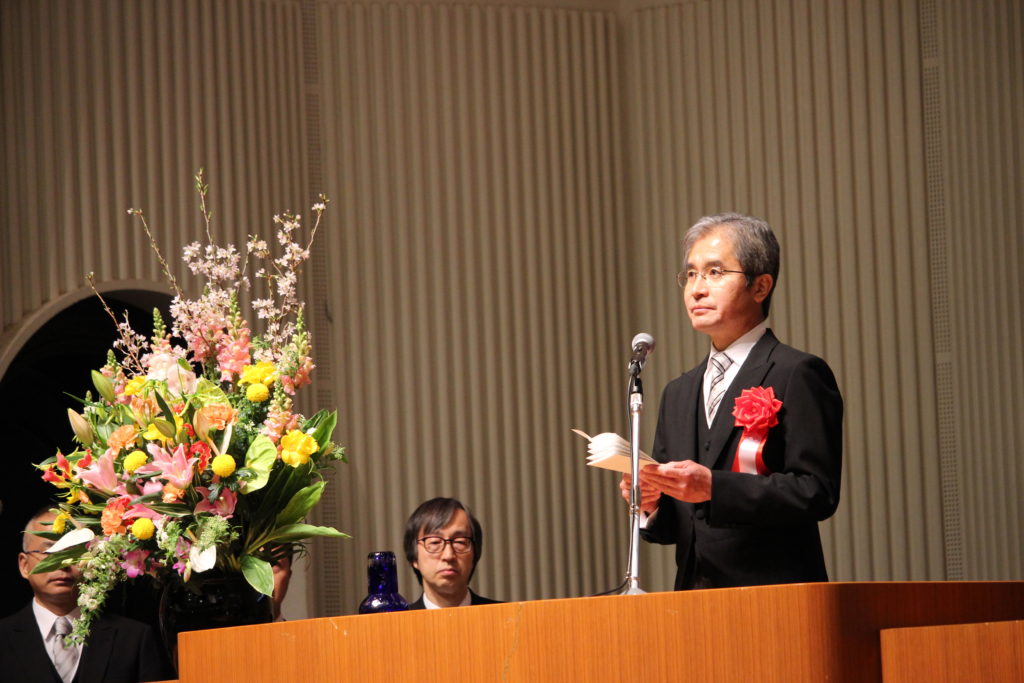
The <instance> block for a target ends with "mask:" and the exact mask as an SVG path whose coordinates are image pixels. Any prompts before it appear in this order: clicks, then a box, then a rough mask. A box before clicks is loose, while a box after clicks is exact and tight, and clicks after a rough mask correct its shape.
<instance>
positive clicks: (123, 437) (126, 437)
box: [107, 425, 138, 454]
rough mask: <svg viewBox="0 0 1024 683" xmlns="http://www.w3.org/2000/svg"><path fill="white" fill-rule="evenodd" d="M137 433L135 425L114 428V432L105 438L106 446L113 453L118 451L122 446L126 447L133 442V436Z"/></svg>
mask: <svg viewBox="0 0 1024 683" xmlns="http://www.w3.org/2000/svg"><path fill="white" fill-rule="evenodd" d="M136 434H138V430H137V429H136V428H135V425H123V426H121V427H118V428H117V429H115V430H114V433H113V434H111V435H110V438H109V439H107V446H108V447H109V448H110V450H112V451H114V453H115V454H116V453H120V452H121V449H122V448H126V447H128V446H130V445H131V444H132V443H134V442H135V436H136Z"/></svg>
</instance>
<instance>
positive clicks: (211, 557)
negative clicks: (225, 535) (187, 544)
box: [188, 544, 217, 574]
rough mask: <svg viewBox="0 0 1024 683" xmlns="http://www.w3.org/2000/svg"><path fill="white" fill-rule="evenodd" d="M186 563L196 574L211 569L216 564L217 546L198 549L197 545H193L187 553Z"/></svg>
mask: <svg viewBox="0 0 1024 683" xmlns="http://www.w3.org/2000/svg"><path fill="white" fill-rule="evenodd" d="M188 562H189V566H190V567H192V571H193V572H195V573H196V574H199V573H202V572H205V571H206V570H208V569H213V565H215V564H217V546H215V545H211V546H210V547H209V548H202V549H200V548H199V545H198V544H195V545H193V546H192V548H191V550H189V551H188Z"/></svg>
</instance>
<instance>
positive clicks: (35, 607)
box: [32, 600, 82, 678]
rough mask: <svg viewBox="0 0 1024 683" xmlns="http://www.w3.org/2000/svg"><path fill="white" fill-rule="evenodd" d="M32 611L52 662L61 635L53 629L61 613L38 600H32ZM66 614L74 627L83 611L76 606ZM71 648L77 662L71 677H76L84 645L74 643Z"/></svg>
mask: <svg viewBox="0 0 1024 683" xmlns="http://www.w3.org/2000/svg"><path fill="white" fill-rule="evenodd" d="M32 612H33V614H35V617H36V625H37V626H38V627H39V634H40V635H41V636H42V637H43V645H44V646H45V647H46V654H47V655H48V656H49V657H50V661H51V662H52V661H53V651H54V648H55V647H59V644H58V643H57V640H58V639H59V636H58V635H57V633H56V631H54V629H53V627H54V624H55V623H56V622H57V618H58V616H59V615H57V614H54V613H53V612H51V611H50V610H48V609H46V608H45V607H43V606H42V605H40V604H39V603H38V602H37V601H36V600H33V601H32ZM64 616H66V617H67V618H68V619H70V620H71V626H72V628H74V624H75V622H76V621H77V620H78V617H79V616H81V613H80V612H79V610H78V608H77V607H75V609H73V610H72V611H71V612H69V613H68V614H66V615H64ZM69 649H70V650H72V651H73V654H72V657H73V661H74V662H75V666H74V668H73V669H72V670H71V677H72V678H74V676H75V673H77V672H78V664H79V662H80V661H81V660H82V646H81V645H73V646H71V647H70V648H69Z"/></svg>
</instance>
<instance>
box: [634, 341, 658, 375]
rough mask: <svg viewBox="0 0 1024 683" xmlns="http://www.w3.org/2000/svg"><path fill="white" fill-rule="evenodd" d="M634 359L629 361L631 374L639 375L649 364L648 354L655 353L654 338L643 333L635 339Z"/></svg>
mask: <svg viewBox="0 0 1024 683" xmlns="http://www.w3.org/2000/svg"><path fill="white" fill-rule="evenodd" d="M632 347H633V358H632V359H630V361H629V374H631V375H639V374H640V371H641V370H643V369H644V363H646V362H647V354H649V353H650V352H652V351H654V337H652V336H651V335H649V334H647V333H646V332H641V333H640V334H638V335H636V336H635V337H633V343H632Z"/></svg>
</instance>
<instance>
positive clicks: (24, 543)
mask: <svg viewBox="0 0 1024 683" xmlns="http://www.w3.org/2000/svg"><path fill="white" fill-rule="evenodd" d="M55 514H56V513H55V512H54V511H53V506H52V505H47V506H46V507H42V508H39V509H38V510H36V511H35V512H34V513H33V514H32V516H31V517H29V518H28V521H27V522H25V529H24V531H22V532H21V552H23V553H24V552H28V537H29V534H31V533H32V532H33V531H36V529H33V528H32V527H34V526H36V522H37V521H38V520H40V519H42V518H43V517H46V516H47V515H55ZM39 526H45V524H44V523H42V522H40V524H39ZM44 531H47V530H46V529H44Z"/></svg>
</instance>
